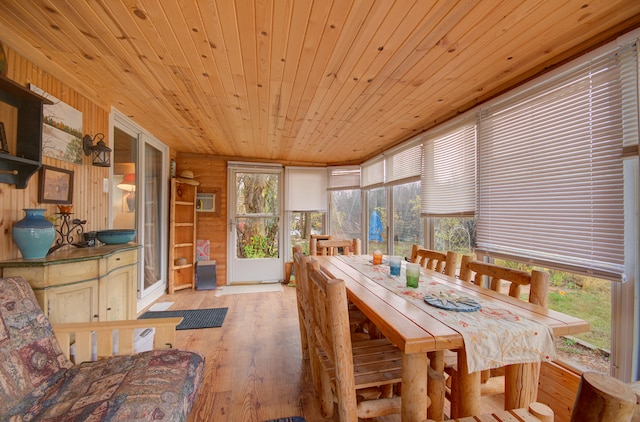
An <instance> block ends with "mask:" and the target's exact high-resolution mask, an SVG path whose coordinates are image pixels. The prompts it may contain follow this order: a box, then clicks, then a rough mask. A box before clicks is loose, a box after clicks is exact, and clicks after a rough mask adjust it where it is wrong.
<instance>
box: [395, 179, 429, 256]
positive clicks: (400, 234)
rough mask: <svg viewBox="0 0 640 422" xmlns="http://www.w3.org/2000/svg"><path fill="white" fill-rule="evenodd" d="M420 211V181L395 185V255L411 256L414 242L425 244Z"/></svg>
mask: <svg viewBox="0 0 640 422" xmlns="http://www.w3.org/2000/svg"><path fill="white" fill-rule="evenodd" d="M420 212H421V204H420V182H413V183H407V184H403V185H398V186H394V187H393V235H394V236H393V255H399V256H406V257H410V256H411V247H412V246H413V244H417V245H424V224H423V220H422V217H421V216H420Z"/></svg>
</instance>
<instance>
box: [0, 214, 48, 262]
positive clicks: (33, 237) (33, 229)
mask: <svg viewBox="0 0 640 422" xmlns="http://www.w3.org/2000/svg"><path fill="white" fill-rule="evenodd" d="M23 211H24V212H25V214H26V215H25V217H24V218H23V219H22V220H20V221H18V222H17V223H15V224H14V225H13V229H12V230H11V234H12V235H13V241H14V242H15V243H16V245H17V246H18V249H20V252H21V253H22V257H23V258H24V259H39V258H44V257H45V256H47V253H48V252H49V248H50V247H51V244H52V243H53V241H54V239H55V238H56V229H55V226H54V225H53V224H52V223H51V222H50V221H49V220H47V219H46V218H45V217H44V212H45V210H44V209H37V208H25V209H24V210H23Z"/></svg>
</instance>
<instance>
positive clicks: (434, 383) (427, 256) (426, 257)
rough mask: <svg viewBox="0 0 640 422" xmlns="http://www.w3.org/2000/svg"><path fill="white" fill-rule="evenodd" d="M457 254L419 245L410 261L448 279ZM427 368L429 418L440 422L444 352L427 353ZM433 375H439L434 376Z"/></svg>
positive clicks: (453, 274) (413, 250)
mask: <svg viewBox="0 0 640 422" xmlns="http://www.w3.org/2000/svg"><path fill="white" fill-rule="evenodd" d="M457 259H458V254H456V253H455V252H453V251H447V252H439V251H433V250H431V249H425V248H423V247H422V246H420V245H415V244H414V245H413V247H412V248H411V258H410V261H411V262H413V263H417V264H420V265H421V266H422V267H423V268H426V269H428V270H433V271H436V272H439V273H444V274H446V275H448V276H450V277H455V276H456V261H457ZM427 355H428V357H429V366H430V368H431V370H430V372H429V378H428V386H427V389H428V390H429V396H430V397H431V398H432V399H433V400H434V403H433V406H431V407H430V408H429V412H428V413H429V417H430V418H434V419H436V420H441V419H442V417H443V409H444V399H445V396H446V387H445V383H444V381H443V380H444V378H443V376H442V375H441V374H442V373H443V371H444V369H445V357H444V352H442V351H438V352H429V353H427ZM434 374H439V375H435V376H434Z"/></svg>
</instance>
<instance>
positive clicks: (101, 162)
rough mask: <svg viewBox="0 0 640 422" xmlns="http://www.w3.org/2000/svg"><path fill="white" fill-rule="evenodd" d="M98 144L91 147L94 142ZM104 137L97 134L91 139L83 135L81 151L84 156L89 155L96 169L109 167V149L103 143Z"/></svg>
mask: <svg viewBox="0 0 640 422" xmlns="http://www.w3.org/2000/svg"><path fill="white" fill-rule="evenodd" d="M96 139H97V140H98V143H96V144H95V145H93V142H94V141H95V140H96ZM103 139H104V135H103V134H102V133H97V134H96V135H95V136H94V137H93V138H91V136H90V135H84V137H83V138H82V149H83V150H84V155H91V156H92V162H93V165H94V166H96V167H111V148H109V147H108V146H107V144H105V143H104V141H103Z"/></svg>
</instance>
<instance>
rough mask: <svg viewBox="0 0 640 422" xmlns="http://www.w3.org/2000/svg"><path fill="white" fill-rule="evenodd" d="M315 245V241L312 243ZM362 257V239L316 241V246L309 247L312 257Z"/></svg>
mask: <svg viewBox="0 0 640 422" xmlns="http://www.w3.org/2000/svg"><path fill="white" fill-rule="evenodd" d="M311 242H312V243H314V241H313V239H312V241H311ZM340 250H342V254H343V255H360V250H361V242H360V239H358V238H355V239H352V240H349V239H328V240H320V239H318V240H317V241H315V246H312V247H309V251H310V253H309V254H310V255H340ZM314 252H315V253H314Z"/></svg>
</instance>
